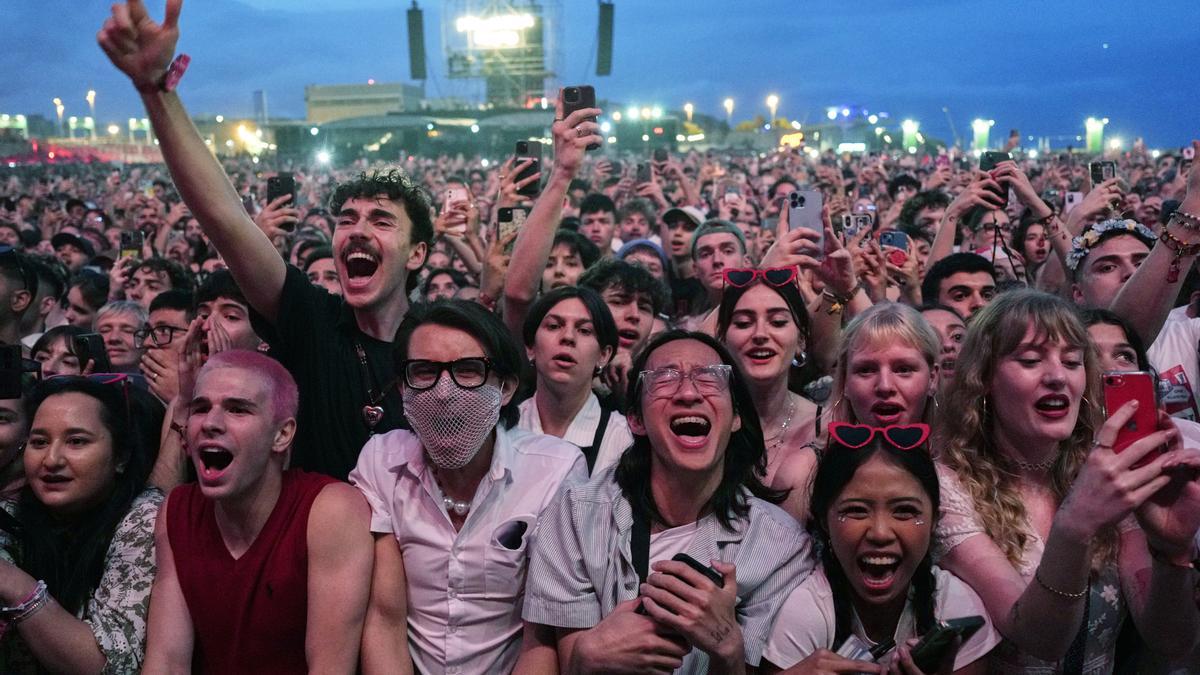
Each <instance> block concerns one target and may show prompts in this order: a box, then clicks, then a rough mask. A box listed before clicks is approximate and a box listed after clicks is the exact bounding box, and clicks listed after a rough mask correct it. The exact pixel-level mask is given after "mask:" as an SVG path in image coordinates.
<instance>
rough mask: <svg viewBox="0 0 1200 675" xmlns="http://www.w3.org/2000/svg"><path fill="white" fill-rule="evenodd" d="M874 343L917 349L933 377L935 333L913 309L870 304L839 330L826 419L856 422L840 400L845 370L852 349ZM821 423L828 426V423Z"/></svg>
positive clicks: (937, 348)
mask: <svg viewBox="0 0 1200 675" xmlns="http://www.w3.org/2000/svg"><path fill="white" fill-rule="evenodd" d="M877 344H901V345H906V346H909V347H912V348H914V349H916V350H918V351H920V352H921V356H922V357H924V359H925V363H927V364H928V365H929V371H930V377H933V370H934V364H936V363H937V357H938V354H939V353H940V352H941V349H942V345H941V340H939V339H938V336H937V332H936V331H934V330H933V327H932V326H930V325H929V322H928V321H926V320H925V317H923V316H921V313H920V312H918V311H917V310H915V309H913V308H912V307H909V306H908V305H904V304H900V303H898V302H885V303H881V304H878V305H873V306H871V307H870V308H869V309H867V310H866V311H865V312H863V313H862V314H859V315H858V316H856V317H854V318H853V319H852V320H851V321H850V323H848V324H846V328H845V329H843V331H842V342H841V345H840V346H839V348H838V354H837V361H836V364H835V366H834V371H833V388H832V389H831V391H830V393H829V399H830V400H832V401H834V404H833V407H832V408H831V409H830V410H829V414H828V418H827V421H828V422H851V423H853V422H857V421H858V419H857V418H856V417H855V415H854V411H853V410H852V409H851V408H850V405H849V404H847V403H846V402H845V400H844V399H845V396H846V370H847V368H849V363H850V355H851V354H853V353H854V352H855V350H857V349H860V348H861V347H863V346H866V345H877ZM933 408H934V406H933V405H929V404H926V406H925V412H924V413H923V415H922V417H921V419H922V421H924V422H926V423H929V422H930V420H931V418H932V417H933V412H934V411H933ZM825 426H826V428H828V424H826V425H825Z"/></svg>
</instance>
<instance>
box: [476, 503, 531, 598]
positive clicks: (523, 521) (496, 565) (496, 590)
mask: <svg viewBox="0 0 1200 675" xmlns="http://www.w3.org/2000/svg"><path fill="white" fill-rule="evenodd" d="M536 520H537V519H536V517H535V516H533V515H524V516H515V517H513V518H510V519H508V520H506V521H504V522H503V523H501V524H500V525H499V526H498V527H496V529H495V530H493V531H492V533H491V535H490V536H489V537H488V545H487V550H486V551H485V552H484V557H483V594H484V597H486V598H488V599H495V600H499V599H512V600H515V599H516V598H518V597H520V595H521V593H522V592H523V591H524V589H525V570H526V566H527V565H528V562H529V541H530V536H531V535H532V534H533V526H534V523H535V522H536Z"/></svg>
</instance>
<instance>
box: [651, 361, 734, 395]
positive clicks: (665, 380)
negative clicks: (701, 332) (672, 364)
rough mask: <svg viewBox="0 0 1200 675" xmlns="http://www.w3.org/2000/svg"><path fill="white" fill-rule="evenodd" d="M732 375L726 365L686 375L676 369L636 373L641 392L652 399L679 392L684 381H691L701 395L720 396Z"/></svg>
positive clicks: (694, 369)
mask: <svg viewBox="0 0 1200 675" xmlns="http://www.w3.org/2000/svg"><path fill="white" fill-rule="evenodd" d="M732 375H733V366H731V365H729V364H728V363H718V364H714V365H711V366H700V367H699V368H692V369H691V370H689V371H687V372H686V373H685V372H683V371H681V370H679V369H678V368H658V369H656V370H643V371H642V372H640V373H638V382H639V383H640V386H641V387H642V391H644V392H646V393H648V394H650V396H652V397H654V398H668V397H670V396H674V395H675V392H677V391H679V387H680V386H681V385H682V384H683V381H684V380H685V379H687V380H691V381H692V386H693V387H695V388H696V391H698V392H700V393H701V394H703V395H712V394H720V393H721V392H723V391H725V390H726V389H728V388H729V378H730V377H731V376H732Z"/></svg>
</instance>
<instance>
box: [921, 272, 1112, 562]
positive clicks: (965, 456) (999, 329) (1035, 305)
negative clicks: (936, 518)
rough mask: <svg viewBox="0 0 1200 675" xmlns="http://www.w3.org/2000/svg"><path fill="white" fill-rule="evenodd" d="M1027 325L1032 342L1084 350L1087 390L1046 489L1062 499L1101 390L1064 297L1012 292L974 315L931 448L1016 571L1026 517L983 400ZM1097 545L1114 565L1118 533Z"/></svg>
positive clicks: (1100, 557) (1103, 536)
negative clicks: (1053, 342) (1054, 342)
mask: <svg viewBox="0 0 1200 675" xmlns="http://www.w3.org/2000/svg"><path fill="white" fill-rule="evenodd" d="M1030 328H1032V330H1033V334H1034V336H1035V339H1036V340H1063V341H1065V342H1066V343H1067V344H1069V345H1071V347H1074V348H1078V349H1082V350H1083V353H1084V372H1085V373H1086V374H1087V385H1086V388H1085V389H1084V395H1083V400H1082V402H1081V403H1080V406H1079V417H1078V419H1077V420H1076V422H1075V429H1074V430H1073V431H1072V432H1071V435H1070V437H1068V438H1067V439H1065V440H1063V441H1062V442H1060V443H1059V452H1058V455H1057V456H1056V457H1055V459H1054V465H1053V466H1052V467H1051V468H1050V482H1051V491H1052V493H1053V495H1054V497H1055V499H1056V501H1058V502H1059V503H1061V502H1062V500H1063V498H1064V497H1065V496H1066V494H1067V493H1068V492H1069V491H1070V489H1071V485H1072V483H1073V482H1074V481H1075V476H1076V475H1077V474H1078V473H1079V468H1080V467H1081V466H1083V463H1084V461H1085V460H1086V459H1087V454H1088V452H1089V449H1090V446H1091V442H1092V437H1093V435H1094V433H1095V430H1096V428H1097V425H1098V423H1099V421H1100V419H1101V411H1100V410H1099V409H1098V408H1097V407H1096V405H1095V404H1094V403H1093V402H1094V401H1097V400H1099V393H1100V380H1099V377H1098V374H1099V371H1100V362H1099V358H1098V357H1097V355H1096V350H1095V348H1094V347H1093V346H1092V343H1091V340H1090V339H1089V337H1088V332H1087V328H1086V327H1085V326H1084V324H1083V321H1082V320H1081V319H1080V318H1079V315H1078V314H1077V313H1076V310H1075V308H1074V307H1072V306H1071V305H1069V304H1067V302H1066V301H1064V300H1062V299H1061V298H1058V297H1055V296H1053V295H1049V294H1047V293H1042V292H1041V291H1034V290H1015V291H1010V292H1007V293H1004V294H1002V295H1000V296H998V297H997V298H996V299H995V300H993V301H992V302H991V303H989V304H988V305H987V306H986V307H984V308H983V309H981V310H979V312H977V313H976V314H975V316H974V318H973V319H972V321H971V325H970V327H969V328H968V330H967V337H966V340H964V341H963V346H962V351H960V352H959V354H958V361H957V367H956V368H955V372H954V381H953V382H952V383H951V384H950V388H949V389H948V390H947V392H946V398H945V406H946V409H945V410H944V411H943V415H942V423H941V424H939V425H938V426H937V428H936V429H935V432H934V444H933V447H934V448H935V449H937V451H938V452H939V453H940V457H939V459H941V460H942V461H943V462H944V463H945V464H946V465H947V466H948V467H950V468H951V469H953V470H954V472H955V473H956V474H957V475H958V479H959V480H960V481H961V482H962V484H963V487H964V488H966V490H967V492H968V493H969V494H970V495H971V498H972V501H973V502H974V506H975V512H976V513H977V514H978V515H979V521H980V523H981V524H982V525H983V529H984V531H985V532H987V533H988V535H989V536H991V538H992V541H994V542H995V543H996V545H997V546H999V547H1000V550H1002V551H1004V555H1005V556H1006V557H1007V558H1008V560H1009V562H1011V563H1012V564H1013V565H1014V566H1017V565H1020V563H1021V561H1022V560H1023V558H1024V556H1025V552H1026V549H1027V547H1028V545H1029V541H1030V530H1029V520H1028V513H1027V511H1026V509H1025V503H1024V501H1023V497H1022V495H1021V493H1020V490H1019V485H1020V475H1019V474H1018V473H1016V472H1015V471H1014V465H1013V464H1012V462H1011V460H1008V459H1006V458H1005V457H1003V456H1002V455H1001V452H1000V449H999V448H998V447H997V446H996V441H995V437H994V425H995V419H994V415H995V412H994V410H993V409H991V407H990V406H989V405H988V403H987V396H988V393H989V391H990V390H991V386H992V380H993V378H994V377H995V374H996V366H997V364H998V363H999V362H1000V360H1001V359H1002V358H1003V357H1005V356H1007V355H1009V354H1011V353H1013V352H1014V351H1016V349H1017V347H1018V346H1019V345H1021V344H1022V343H1023V342H1024V341H1025V335H1026V333H1027V331H1028V330H1029V329H1030ZM1099 542H1100V546H1099V547H1098V548H1097V550H1096V556H1095V558H1094V563H1096V562H1102V561H1107V560H1111V559H1112V558H1113V556H1115V554H1116V546H1117V543H1116V542H1117V537H1116V530H1115V528H1106V529H1105V530H1103V531H1101V533H1100V536H1099Z"/></svg>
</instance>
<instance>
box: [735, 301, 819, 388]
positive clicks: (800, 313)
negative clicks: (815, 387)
mask: <svg viewBox="0 0 1200 675" xmlns="http://www.w3.org/2000/svg"><path fill="white" fill-rule="evenodd" d="M760 283H762V282H761V281H757V280H756V281H755V283H752V284H750V285H748V286H742V287H738V286H732V285H730V286H726V287H725V292H724V293H722V294H721V304H720V305H719V306H718V307H717V337H718V338H720V339H721V342H725V334H726V333H727V332H729V326H730V325H732V324H733V312H734V310H736V309H737V304H738V301H740V300H741V299H742V296H743V295H745V294H746V293H747V292H749V290H750V289H751V288H753V287H754V286H756V285H758V284H760ZM762 285H763V286H765V287H767V288H769V289H771V290H773V291H775V292H776V293H778V294H779V297H781V298H783V302H784V304H786V305H787V308H788V309H789V310H791V314H792V322H793V323H795V324H796V329H797V330H799V331H800V340H801V341H802V342H803V344H804V349H806V350H807V349H810V348H811V346H812V321H811V319H810V318H809V316H808V308H807V307H805V306H804V297H803V296H801V295H800V289H799V288H797V287H796V285H795V284H794V283H789V284H785V285H783V286H773V285H771V284H762ZM792 356H793V357H794V356H796V355H795V354H793V355H792ZM803 361H804V363H802V364H801V365H799V366H797V365H792V366H790V367H789V368H788V389H789V390H791V391H794V392H796V393H801V392H803V391H804V385H806V384H808V383H809V382H812V381H813V380H815V379H817V378H818V377H821V376H822V375H824V373H823V372H822V371H821V368H820V366H819V365H817V363H816V359H803Z"/></svg>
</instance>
